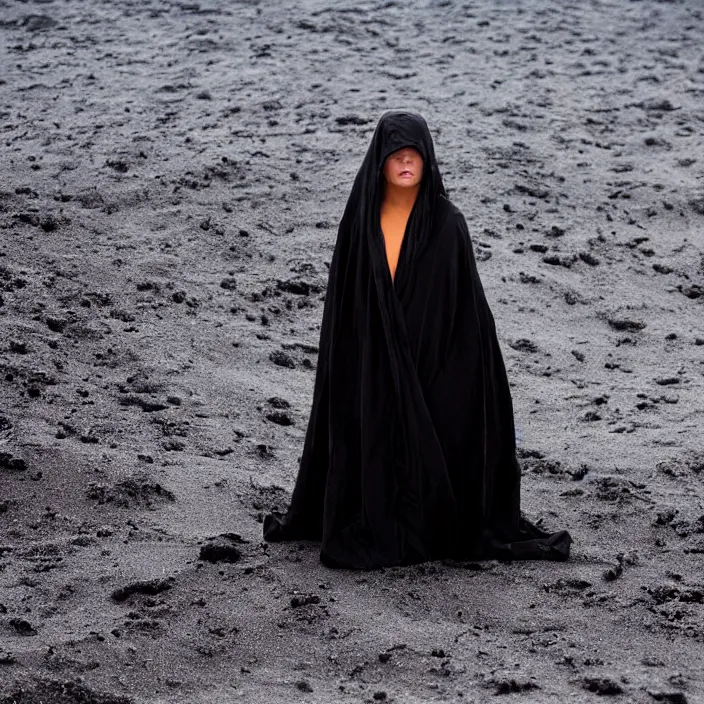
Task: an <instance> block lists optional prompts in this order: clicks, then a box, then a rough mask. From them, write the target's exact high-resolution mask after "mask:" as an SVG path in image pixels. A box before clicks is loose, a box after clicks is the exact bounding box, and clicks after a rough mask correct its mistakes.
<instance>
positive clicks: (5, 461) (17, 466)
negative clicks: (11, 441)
mask: <svg viewBox="0 0 704 704" xmlns="http://www.w3.org/2000/svg"><path fill="white" fill-rule="evenodd" d="M0 467H3V468H5V469H12V470H14V471H16V472H24V471H25V470H26V469H27V463H26V462H25V461H24V460H23V459H21V458H19V457H13V456H12V454H11V453H9V452H0Z"/></svg>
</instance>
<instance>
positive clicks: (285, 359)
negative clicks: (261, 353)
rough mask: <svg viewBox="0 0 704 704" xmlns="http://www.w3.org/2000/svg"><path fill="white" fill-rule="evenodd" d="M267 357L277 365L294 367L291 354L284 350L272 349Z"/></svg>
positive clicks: (288, 367)
mask: <svg viewBox="0 0 704 704" xmlns="http://www.w3.org/2000/svg"><path fill="white" fill-rule="evenodd" d="M269 359H270V360H271V361H272V362H273V363H274V364H276V365H277V366H279V367H286V368H287V369H295V367H296V364H295V362H294V361H293V358H292V357H291V355H289V354H286V352H282V351H281V350H274V351H273V352H272V353H271V354H270V355H269Z"/></svg>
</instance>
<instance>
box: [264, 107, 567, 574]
mask: <svg viewBox="0 0 704 704" xmlns="http://www.w3.org/2000/svg"><path fill="white" fill-rule="evenodd" d="M409 145H410V146H413V147H415V148H416V149H418V151H419V152H420V154H421V156H422V157H423V176H422V180H421V184H420V190H419V192H418V195H417V197H416V200H415V203H414V205H413V209H412V210H411V214H410V217H409V219H408V223H407V225H406V231H405V233H404V238H403V241H402V244H401V250H400V254H399V261H398V264H397V268H396V272H395V276H394V278H393V279H392V277H391V272H390V270H389V266H388V262H387V259H386V251H385V245H384V236H383V233H382V231H381V224H380V199H381V197H382V188H381V187H382V169H383V166H384V161H385V159H386V157H387V156H388V155H389V154H391V153H392V152H393V151H396V150H397V149H400V148H401V147H404V146H409ZM318 355H319V356H318V366H317V370H316V377H315V385H314V391H313V402H312V407H311V411H310V417H309V421H308V427H307V432H306V437H305V442H304V447H303V454H302V457H301V462H300V467H299V472H298V477H297V480H296V484H295V487H294V491H293V495H292V498H291V503H290V505H289V507H288V509H287V511H286V512H285V513H283V514H282V513H280V512H272V513H270V514H268V515H266V516H265V518H264V538H265V539H266V540H267V541H274V542H276V541H282V540H300V539H308V540H315V541H321V551H320V559H321V561H322V562H323V563H324V564H326V565H328V566H330V567H345V568H358V569H371V568H378V567H382V566H393V565H404V564H410V563H415V562H421V561H425V560H433V559H441V558H450V559H459V560H465V559H485V558H504V559H545V560H566V559H568V557H569V549H570V544H571V542H572V538H571V537H570V535H569V533H568V532H567V531H565V530H560V531H557V532H553V533H549V532H546V531H544V530H542V529H540V528H538V527H537V526H536V525H534V524H532V523H530V522H529V521H528V520H527V519H526V518H525V516H524V515H523V513H522V511H521V510H520V467H519V464H518V462H517V459H516V444H515V434H514V433H515V431H514V418H513V407H512V401H511V395H510V391H509V385H508V379H507V375H506V370H505V367H504V362H503V358H502V355H501V350H500V347H499V342H498V339H497V336H496V329H495V326H494V318H493V316H492V313H491V310H490V309H489V305H488V303H487V300H486V297H485V295H484V289H483V287H482V284H481V281H480V279H479V274H478V271H477V266H476V262H475V258H474V253H473V249H472V242H471V238H470V235H469V231H468V228H467V223H466V220H465V218H464V215H463V214H462V212H461V211H460V210H459V209H458V208H457V207H456V206H455V205H454V204H453V203H452V202H451V201H450V200H449V199H448V198H447V195H446V192H445V188H444V186H443V182H442V178H441V176H440V172H439V170H438V166H437V162H436V158H435V153H434V147H433V142H432V138H431V135H430V131H429V129H428V126H427V124H426V122H425V120H424V119H423V118H422V117H421V116H420V115H418V114H416V113H410V112H402V111H395V110H394V111H388V112H386V113H384V114H383V115H382V116H381V118H380V120H379V123H378V125H377V127H376V129H375V132H374V135H373V137H372V140H371V143H370V145H369V149H368V151H367V153H366V155H365V157H364V161H363V163H362V166H361V168H360V169H359V172H358V173H357V175H356V178H355V180H354V184H353V186H352V191H351V193H350V196H349V199H348V201H347V205H346V207H345V210H344V213H343V216H342V219H341V221H340V225H339V229H338V234H337V240H336V243H335V248H334V251H333V256H332V261H331V264H330V272H329V278H328V286H327V293H326V296H325V304H324V309H323V318H322V325H321V330H320V345H319V353H318Z"/></svg>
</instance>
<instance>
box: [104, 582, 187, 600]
mask: <svg viewBox="0 0 704 704" xmlns="http://www.w3.org/2000/svg"><path fill="white" fill-rule="evenodd" d="M173 581H174V580H173V577H168V578H166V579H149V580H139V581H137V582H132V583H131V584H126V585H125V586H124V587H119V588H118V589H115V590H114V591H113V592H112V594H111V595H110V596H111V597H112V599H113V600H114V601H125V600H126V599H129V597H131V596H132V595H133V594H148V595H150V596H154V595H155V594H161V592H164V591H167V590H169V589H171V587H172V582H173Z"/></svg>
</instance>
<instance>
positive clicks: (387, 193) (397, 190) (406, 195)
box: [381, 184, 420, 210]
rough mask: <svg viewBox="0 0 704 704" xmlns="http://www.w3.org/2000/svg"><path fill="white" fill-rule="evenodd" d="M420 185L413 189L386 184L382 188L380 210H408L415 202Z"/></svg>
mask: <svg viewBox="0 0 704 704" xmlns="http://www.w3.org/2000/svg"><path fill="white" fill-rule="evenodd" d="M419 190H420V184H418V185H416V186H414V187H413V188H406V187H399V186H394V185H389V184H387V185H386V187H385V188H384V197H383V199H382V201H381V207H382V208H385V209H386V208H390V209H392V210H410V209H411V208H412V207H413V204H414V203H415V201H416V197H417V195H418V191H419Z"/></svg>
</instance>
